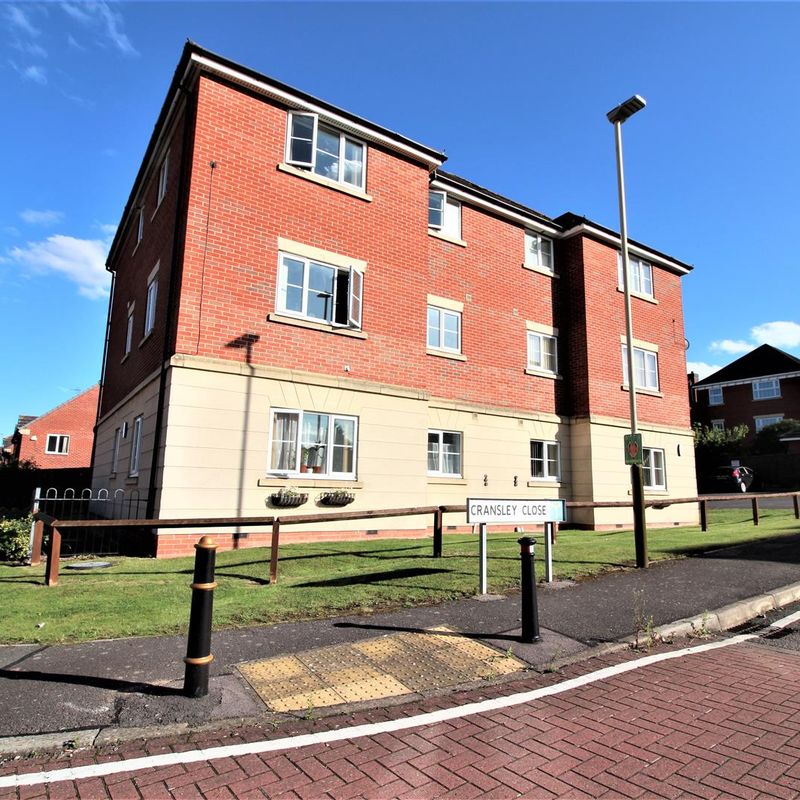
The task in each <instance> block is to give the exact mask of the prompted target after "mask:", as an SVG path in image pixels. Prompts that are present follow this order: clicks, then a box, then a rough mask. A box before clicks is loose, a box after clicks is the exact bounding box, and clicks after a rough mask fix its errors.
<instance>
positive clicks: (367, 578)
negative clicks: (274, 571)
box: [294, 567, 450, 589]
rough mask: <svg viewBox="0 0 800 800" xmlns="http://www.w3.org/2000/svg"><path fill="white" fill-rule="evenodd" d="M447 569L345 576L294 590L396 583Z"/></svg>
mask: <svg viewBox="0 0 800 800" xmlns="http://www.w3.org/2000/svg"><path fill="white" fill-rule="evenodd" d="M449 571H450V570H447V569H428V568H423V567H419V568H412V569H397V570H392V571H385V572H367V573H365V574H364V575H347V576H345V577H342V578H331V579H330V580H327V581H307V582H305V583H297V584H295V586H294V588H295V589H310V588H312V587H313V588H327V587H334V586H353V585H354V584H359V583H383V582H385V581H397V580H403V579H404V578H419V577H422V576H423V575H438V574H441V573H447V572H449Z"/></svg>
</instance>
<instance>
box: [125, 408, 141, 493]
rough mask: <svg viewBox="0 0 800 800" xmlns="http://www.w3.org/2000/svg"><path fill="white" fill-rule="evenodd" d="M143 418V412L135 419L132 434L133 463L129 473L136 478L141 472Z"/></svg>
mask: <svg viewBox="0 0 800 800" xmlns="http://www.w3.org/2000/svg"><path fill="white" fill-rule="evenodd" d="M142 420H143V417H142V416H141V414H140V415H139V416H138V417H136V419H134V420H133V434H132V436H131V463H130V466H129V467H128V475H129V476H130V477H131V478H135V477H136V476H137V475H138V474H139V457H140V456H141V454H142Z"/></svg>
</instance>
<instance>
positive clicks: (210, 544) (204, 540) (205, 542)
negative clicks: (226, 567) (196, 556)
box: [195, 536, 217, 550]
mask: <svg viewBox="0 0 800 800" xmlns="http://www.w3.org/2000/svg"><path fill="white" fill-rule="evenodd" d="M198 547H202V548H203V550H216V549H217V546H216V545H215V544H214V540H213V539H212V538H211V537H210V536H203V537H201V539H200V541H199V542H198V543H197V544H196V545H195V549H197V548H198Z"/></svg>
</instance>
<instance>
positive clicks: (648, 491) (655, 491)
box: [628, 486, 669, 497]
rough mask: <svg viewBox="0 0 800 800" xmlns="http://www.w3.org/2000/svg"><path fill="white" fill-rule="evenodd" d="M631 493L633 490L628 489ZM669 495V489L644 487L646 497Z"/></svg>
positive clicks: (629, 493)
mask: <svg viewBox="0 0 800 800" xmlns="http://www.w3.org/2000/svg"><path fill="white" fill-rule="evenodd" d="M631 494H632V492H631V490H630V489H628V496H630V495H631ZM667 495H669V491H668V490H667V489H648V488H647V487H646V486H645V487H644V496H645V497H666V496H667Z"/></svg>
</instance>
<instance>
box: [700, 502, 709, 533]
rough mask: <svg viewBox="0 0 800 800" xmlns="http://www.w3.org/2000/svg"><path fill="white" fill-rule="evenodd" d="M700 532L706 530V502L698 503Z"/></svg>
mask: <svg viewBox="0 0 800 800" xmlns="http://www.w3.org/2000/svg"><path fill="white" fill-rule="evenodd" d="M700 530H701V531H703V532H705V531H707V530H708V500H701V501H700Z"/></svg>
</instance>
